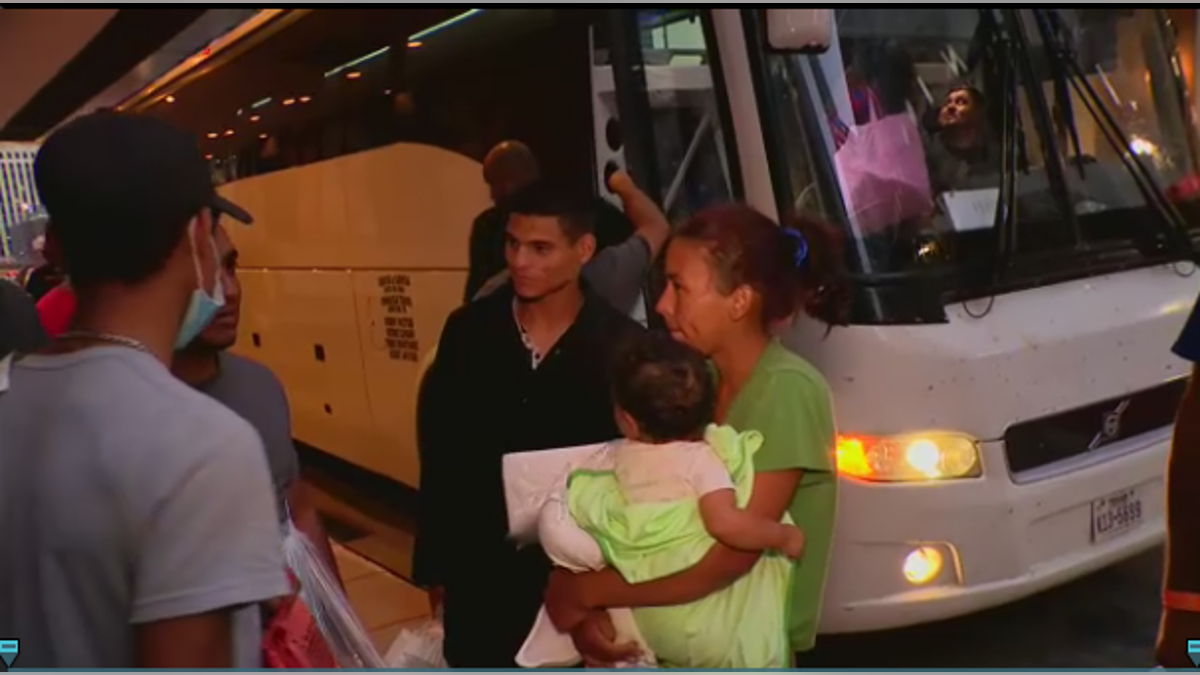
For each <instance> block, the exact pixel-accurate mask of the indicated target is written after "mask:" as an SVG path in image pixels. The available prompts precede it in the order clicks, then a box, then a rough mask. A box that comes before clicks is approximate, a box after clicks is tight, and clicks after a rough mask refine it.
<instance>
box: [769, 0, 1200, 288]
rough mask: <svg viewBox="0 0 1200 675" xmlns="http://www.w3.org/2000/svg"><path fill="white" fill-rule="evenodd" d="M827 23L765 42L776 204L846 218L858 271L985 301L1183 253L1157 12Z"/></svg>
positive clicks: (1181, 92)
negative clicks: (936, 283)
mask: <svg viewBox="0 0 1200 675" xmlns="http://www.w3.org/2000/svg"><path fill="white" fill-rule="evenodd" d="M835 21H836V23H835V25H836V31H835V35H834V38H833V41H832V45H831V48H830V49H829V50H828V51H826V52H825V53H823V54H821V55H817V56H813V55H795V54H774V53H768V54H767V55H766V57H765V59H766V62H765V65H766V77H765V81H766V83H767V85H766V86H767V89H768V100H769V101H771V105H769V106H768V107H769V108H770V110H769V111H768V112H767V114H766V118H767V119H766V121H767V123H768V124H769V125H773V128H774V130H775V133H777V134H778V136H779V140H780V143H779V145H780V146H781V147H782V148H784V150H783V151H782V152H779V153H777V156H776V157H775V158H773V159H774V160H775V161H773V162H772V164H773V169H774V171H775V172H776V184H777V191H781V192H782V193H783V194H784V195H785V197H784V199H785V203H784V204H783V205H782V206H783V207H784V208H785V209H786V210H789V211H796V212H800V213H805V212H808V213H815V214H819V215H821V216H823V217H825V218H826V219H829V220H833V221H840V222H841V223H843V225H844V227H845V228H846V232H847V241H848V242H849V243H850V246H848V248H849V249H850V250H851V257H852V261H851V262H852V263H853V266H854V269H855V270H856V271H857V272H858V273H859V274H858V276H859V278H860V279H864V280H867V281H868V282H869V281H870V280H872V279H874V280H876V281H878V279H880V278H890V279H892V280H893V281H896V282H897V283H900V284H903V283H904V281H905V280H906V279H909V278H914V277H919V276H921V273H924V272H936V273H943V274H949V275H950V277H951V278H953V279H954V281H952V282H951V283H950V288H949V289H943V290H944V291H946V292H948V293H949V295H950V296H956V297H959V298H961V297H970V296H974V297H980V296H986V295H994V294H995V293H997V292H999V291H1001V290H1005V289H1006V288H1015V287H1018V286H1020V287H1029V286H1031V285H1038V284H1043V283H1050V282H1051V281H1054V280H1055V279H1056V278H1069V277H1071V276H1074V277H1076V278H1078V277H1080V276H1087V275H1091V274H1098V273H1102V272H1108V271H1113V270H1114V269H1120V268H1123V267H1125V268H1127V267H1131V266H1139V265H1146V264H1151V263H1153V262H1156V261H1160V260H1163V259H1169V258H1171V257H1172V256H1174V258H1175V259H1179V258H1180V257H1182V256H1181V251H1180V249H1179V248H1173V249H1172V248H1170V247H1168V246H1165V245H1164V243H1163V242H1164V240H1167V239H1170V238H1171V235H1172V234H1174V235H1175V236H1176V240H1177V241H1183V240H1186V241H1187V242H1188V244H1187V247H1188V249H1189V251H1190V237H1187V236H1184V235H1187V234H1190V231H1191V230H1192V229H1194V228H1196V226H1197V224H1198V223H1200V219H1198V218H1196V217H1195V215H1194V209H1192V208H1191V203H1192V201H1193V200H1194V195H1193V194H1191V193H1190V192H1189V191H1188V186H1190V185H1192V184H1193V182H1194V181H1195V177H1194V176H1195V171H1196V148H1195V139H1194V138H1193V136H1192V134H1191V132H1190V129H1189V121H1190V119H1191V115H1190V110H1189V108H1188V105H1187V103H1186V101H1187V98H1186V94H1185V89H1184V85H1183V82H1182V76H1181V73H1180V68H1179V64H1178V62H1177V60H1176V56H1175V54H1176V52H1175V49H1174V38H1173V33H1172V29H1171V26H1170V24H1169V23H1168V22H1167V20H1166V18H1165V16H1164V15H1163V14H1162V13H1161V12H1160V11H1158V10H1123V9H1108V8H1102V9H1087V8H1076V9H1066V10H1048V11H1033V10H1008V11H997V10H990V9H973V8H968V9H959V8H937V9H909V8H906V9H904V10H903V11H896V10H893V9H865V8H864V9H859V8H854V9H842V10H838V11H837V13H836V19H835ZM998 257H1000V258H1004V259H1005V260H1006V261H1007V262H1008V265H1007V266H1006V269H1007V270H1008V272H1007V275H1002V274H997V270H996V263H997V260H998ZM1001 277H1003V280H1002V279H1001Z"/></svg>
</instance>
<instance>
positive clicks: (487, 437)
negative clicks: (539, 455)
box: [414, 186, 642, 668]
mask: <svg viewBox="0 0 1200 675" xmlns="http://www.w3.org/2000/svg"><path fill="white" fill-rule="evenodd" d="M560 194H561V193H558V192H556V191H554V190H552V189H547V188H545V187H542V186H533V187H530V188H528V189H526V190H524V191H522V193H521V197H520V198H519V199H517V200H515V201H514V202H513V203H512V205H511V212H512V216H511V217H510V219H509V221H508V227H507V232H506V237H507V240H508V242H507V245H506V249H505V250H506V258H507V261H506V262H507V266H508V269H509V271H510V273H511V276H512V279H511V281H510V282H509V283H508V284H507V285H505V286H504V287H503V288H501V289H499V290H498V291H496V292H494V293H492V294H491V295H489V296H487V297H485V298H483V299H481V300H478V301H476V302H473V303H470V304H467V305H465V306H463V307H461V308H460V309H458V310H457V311H456V312H454V313H453V314H452V315H451V316H450V318H449V319H448V320H447V322H446V326H445V329H444V330H443V331H442V336H441V340H440V342H439V345H438V354H437V359H436V360H435V361H434V363H433V365H432V366H431V368H430V370H429V373H428V374H427V376H426V378H425V382H424V386H423V392H422V414H421V420H420V424H419V434H420V448H421V491H420V495H421V510H420V524H419V535H418V538H417V550H416V560H415V565H414V567H415V569H414V576H415V577H416V581H417V583H419V584H420V585H422V586H424V587H426V588H428V589H430V590H431V595H432V597H433V598H435V602H442V603H443V604H442V609H443V612H444V619H443V620H444V625H445V630H446V641H445V655H446V660H447V661H448V662H449V664H450V665H451V666H452V667H455V668H513V667H516V665H515V658H516V654H517V651H518V650H519V649H520V647H521V645H522V643H523V642H524V640H525V637H526V635H527V634H528V632H529V629H530V627H531V626H532V625H533V621H534V618H535V617H536V615H537V611H538V608H539V606H540V604H541V601H542V594H543V591H544V589H545V585H546V581H547V579H548V576H549V572H550V567H551V566H550V562H549V560H548V559H547V558H546V556H545V554H544V553H543V552H542V550H541V548H540V547H538V546H529V547H525V548H522V549H520V550H518V549H517V547H516V546H515V544H513V543H512V542H511V541H510V540H509V539H508V536H507V535H508V522H507V517H506V511H505V502H504V486H503V478H502V470H501V466H502V464H501V462H502V458H503V457H504V455H506V454H509V453H515V452H526V451H532V450H541V449H546V448H556V447H564V446H572V445H582V444H587V443H595V442H600V441H607V440H610V439H613V438H616V437H617V436H618V435H619V432H618V430H617V427H616V424H615V422H614V419H613V409H612V403H611V400H610V397H609V379H608V364H609V361H610V358H611V357H610V355H611V354H612V352H613V350H614V349H615V348H616V346H617V344H618V343H619V342H620V341H622V340H623V339H624V338H625V337H626V336H627V335H629V334H630V333H633V332H635V331H639V330H642V328H641V327H640V326H639V325H638V324H637V323H635V322H634V321H633V320H631V319H630V318H628V317H627V316H625V315H623V314H621V313H620V312H619V311H617V310H616V309H614V308H613V307H612V306H611V305H610V304H609V303H608V302H607V301H605V300H603V299H600V298H598V297H597V296H596V295H595V294H594V293H593V292H592V291H591V290H590V289H589V288H588V287H587V285H586V282H583V281H581V271H582V269H583V267H584V265H585V264H587V262H588V261H589V260H590V259H591V258H592V255H593V254H594V252H595V249H596V239H595V235H594V234H593V232H592V227H593V224H592V219H591V218H590V217H589V213H588V209H587V206H586V205H585V204H584V205H581V204H578V203H572V202H570V201H568V200H566V199H564V198H562V197H561V196H560Z"/></svg>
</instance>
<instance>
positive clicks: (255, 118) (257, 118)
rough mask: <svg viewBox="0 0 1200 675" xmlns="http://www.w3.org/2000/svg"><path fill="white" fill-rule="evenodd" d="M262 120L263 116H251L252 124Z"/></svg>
mask: <svg viewBox="0 0 1200 675" xmlns="http://www.w3.org/2000/svg"><path fill="white" fill-rule="evenodd" d="M261 119H262V116H261V115H251V116H250V121H251V122H257V121H259V120H261Z"/></svg>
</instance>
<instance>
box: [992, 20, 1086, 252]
mask: <svg viewBox="0 0 1200 675" xmlns="http://www.w3.org/2000/svg"><path fill="white" fill-rule="evenodd" d="M1004 18H1005V23H1006V24H1008V27H1009V30H1010V31H1011V33H1012V38H1013V40H1014V41H1015V43H1016V47H1017V49H1018V50H1019V51H1020V55H1019V56H1020V57H1021V58H1020V59H1019V62H1020V66H1021V70H1022V74H1023V75H1024V80H1025V83H1026V89H1025V94H1026V95H1027V96H1028V97H1029V109H1030V112H1032V113H1033V124H1034V126H1035V127H1036V128H1037V132H1038V134H1037V135H1038V140H1039V141H1040V142H1041V147H1042V157H1045V158H1058V157H1062V154H1061V152H1060V151H1059V149H1058V135H1057V134H1056V133H1055V130H1054V120H1053V118H1052V116H1051V114H1050V104H1049V102H1047V101H1046V94H1045V92H1044V91H1042V87H1041V86H1040V84H1039V83H1040V82H1041V80H1040V79H1039V78H1038V76H1037V73H1036V72H1034V69H1033V60H1032V59H1031V58H1030V56H1031V54H1032V53H1033V51H1032V49H1031V48H1030V43H1029V36H1028V35H1027V34H1026V32H1025V26H1024V25H1023V24H1022V23H1021V17H1020V15H1019V14H1018V10H1013V9H1007V10H1004ZM1046 178H1047V179H1048V180H1049V183H1050V191H1051V193H1052V194H1053V195H1054V198H1055V200H1056V201H1057V202H1058V203H1059V204H1061V205H1062V206H1063V207H1065V208H1064V210H1063V217H1064V218H1065V219H1066V221H1067V223H1068V225H1070V228H1071V232H1072V233H1073V234H1074V238H1075V242H1076V246H1079V245H1080V244H1081V243H1082V242H1083V233H1082V231H1081V230H1080V228H1079V219H1078V218H1077V217H1076V215H1075V209H1074V208H1073V207H1072V206H1071V190H1070V187H1069V186H1068V184H1067V175H1066V173H1065V172H1064V171H1063V165H1062V164H1060V163H1059V162H1056V161H1052V160H1050V159H1048V160H1047V161H1046Z"/></svg>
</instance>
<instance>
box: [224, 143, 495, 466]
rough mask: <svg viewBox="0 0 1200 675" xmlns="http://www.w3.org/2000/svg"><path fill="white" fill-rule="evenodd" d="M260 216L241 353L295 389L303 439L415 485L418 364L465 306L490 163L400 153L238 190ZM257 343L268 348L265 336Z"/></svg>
mask: <svg viewBox="0 0 1200 675" xmlns="http://www.w3.org/2000/svg"><path fill="white" fill-rule="evenodd" d="M221 191H222V193H223V194H224V195H225V196H226V197H228V198H230V199H232V200H234V201H236V202H237V203H239V204H241V205H243V206H245V207H246V208H247V209H249V210H250V211H251V212H252V213H253V214H254V216H255V223H254V225H253V226H252V227H249V228H243V227H236V226H231V227H229V232H230V235H231V236H232V237H233V239H234V241H235V242H236V244H237V246H238V248H239V250H240V252H241V265H242V268H243V270H242V272H241V278H242V280H243V293H242V295H243V299H242V324H241V336H240V338H239V342H238V346H237V351H238V352H239V353H242V354H245V355H246V356H249V357H251V358H254V359H256V360H259V361H261V362H263V363H265V364H267V365H268V366H270V367H271V368H272V370H274V371H275V373H276V375H277V376H278V377H279V378H280V380H281V381H282V382H283V384H284V387H285V388H286V389H287V392H288V397H289V400H290V401H291V405H292V415H293V430H294V433H295V435H296V438H298V439H299V440H301V441H303V442H304V443H307V444H309V445H312V446H315V447H318V448H320V449H321V450H323V451H325V452H328V453H330V454H332V455H334V456H336V457H339V458H341V459H343V460H345V461H347V462H350V463H352V464H355V465H357V466H360V467H363V468H366V469H369V470H371V471H374V472H376V473H380V474H383V475H385V476H388V477H390V478H393V479H395V480H398V481H401V482H403V483H407V484H409V485H413V486H416V485H417V483H418V476H419V465H418V462H417V453H416V443H415V428H414V427H415V425H414V422H415V398H416V396H415V392H416V376H417V366H418V363H419V362H420V360H421V358H422V357H424V356H425V355H426V353H427V352H428V350H430V349H431V348H432V347H433V346H434V345H435V344H436V342H437V339H438V336H439V335H440V333H441V329H442V325H443V324H444V323H445V320H446V317H447V316H448V315H449V313H450V312H451V311H453V309H454V308H456V307H457V306H458V305H459V304H460V303H461V298H462V288H463V284H464V283H465V279H466V267H467V257H468V256H467V247H468V239H469V236H470V228H471V223H472V222H473V221H474V219H475V217H476V216H478V215H479V214H480V213H481V212H482V211H484V210H485V209H487V208H488V207H489V206H490V202H489V201H488V196H487V187H486V185H485V184H484V183H483V181H482V179H481V167H480V166H479V163H478V162H475V161H473V160H471V159H468V158H466V157H464V156H462V155H459V154H456V153H454V152H451V151H448V150H444V149H440V148H436V147H431V146H424V145H415V144H396V145H391V146H387V147H383V148H379V149H376V150H370V151H367V152H362V153H358V154H354V155H349V156H346V157H340V158H336V159H332V160H328V161H325V162H320V163H316V164H310V165H306V166H302V167H298V168H295V169H291V170H288V171H282V172H278V173H271V174H265V175H262V176H256V177H253V178H250V179H246V180H242V181H238V182H235V183H231V184H228V185H225V186H222V188H221ZM256 335H257V341H256V340H255V336H256Z"/></svg>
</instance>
